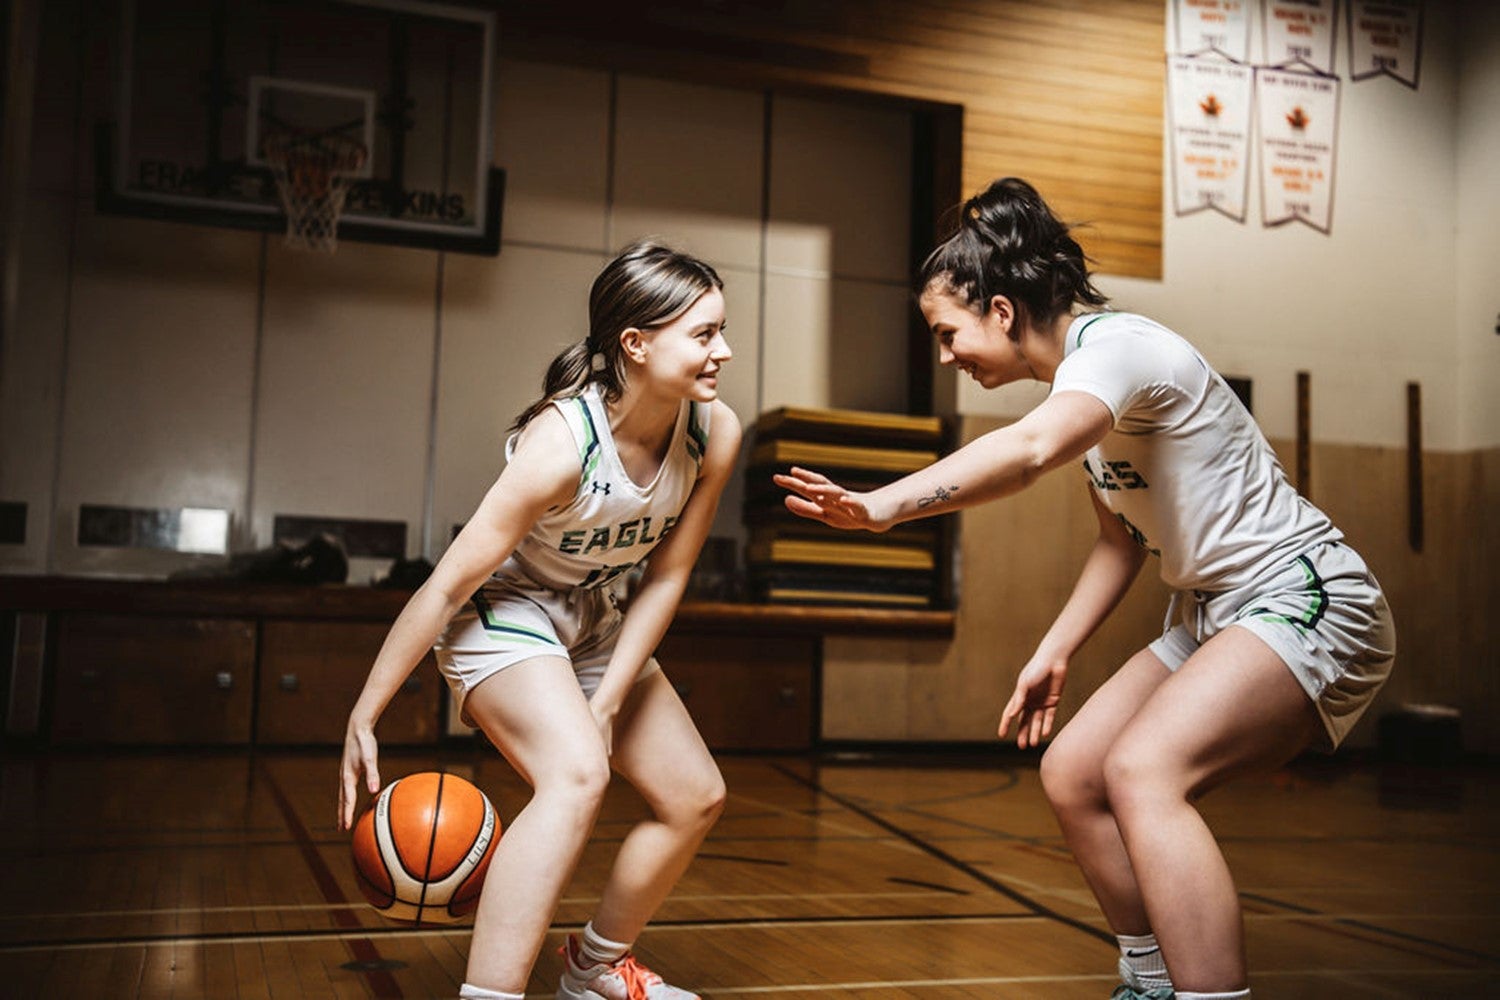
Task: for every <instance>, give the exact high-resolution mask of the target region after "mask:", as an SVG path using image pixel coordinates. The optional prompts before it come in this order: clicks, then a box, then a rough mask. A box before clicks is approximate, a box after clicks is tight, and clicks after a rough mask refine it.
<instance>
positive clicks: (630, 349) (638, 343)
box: [620, 326, 646, 364]
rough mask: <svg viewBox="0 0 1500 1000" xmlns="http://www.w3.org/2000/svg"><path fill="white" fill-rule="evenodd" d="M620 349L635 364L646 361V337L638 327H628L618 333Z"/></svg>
mask: <svg viewBox="0 0 1500 1000" xmlns="http://www.w3.org/2000/svg"><path fill="white" fill-rule="evenodd" d="M620 348H621V349H622V350H623V351H624V352H625V356H626V357H627V358H629V359H630V360H631V361H634V362H635V363H636V364H641V363H642V362H644V361H645V360H646V335H645V334H644V333H642V332H641V330H640V328H639V327H634V326H628V327H626V328H625V329H624V330H622V331H621V332H620Z"/></svg>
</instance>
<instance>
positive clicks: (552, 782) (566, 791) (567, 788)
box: [536, 745, 610, 814]
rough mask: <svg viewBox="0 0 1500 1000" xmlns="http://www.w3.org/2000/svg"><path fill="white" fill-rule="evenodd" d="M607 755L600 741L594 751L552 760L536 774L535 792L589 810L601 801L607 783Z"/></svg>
mask: <svg viewBox="0 0 1500 1000" xmlns="http://www.w3.org/2000/svg"><path fill="white" fill-rule="evenodd" d="M609 776H610V775H609V758H608V757H607V756H606V755H605V753H604V748H603V746H602V745H601V746H600V747H599V748H598V749H597V751H595V750H593V749H590V750H579V751H575V752H573V753H570V754H568V755H567V756H565V757H563V758H561V759H558V760H556V761H554V762H553V766H551V767H549V768H548V769H547V770H546V771H545V772H544V773H542V774H539V775H537V781H536V794H537V797H538V798H547V799H552V800H555V801H558V802H560V803H562V804H563V805H564V806H565V807H566V808H570V809H573V810H575V811H578V812H580V813H589V814H592V813H594V812H596V811H597V810H598V808H599V805H600V803H602V802H603V801H604V792H605V790H606V789H607V788H608V787H609Z"/></svg>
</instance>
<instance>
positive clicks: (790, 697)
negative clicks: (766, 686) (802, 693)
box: [776, 684, 797, 705]
mask: <svg viewBox="0 0 1500 1000" xmlns="http://www.w3.org/2000/svg"><path fill="white" fill-rule="evenodd" d="M776 694H777V695H778V696H779V697H780V699H781V703H782V704H783V705H795V704H797V689H796V688H794V687H792V686H791V685H790V684H787V685H784V686H783V687H782V689H781V690H780V691H778V692H776Z"/></svg>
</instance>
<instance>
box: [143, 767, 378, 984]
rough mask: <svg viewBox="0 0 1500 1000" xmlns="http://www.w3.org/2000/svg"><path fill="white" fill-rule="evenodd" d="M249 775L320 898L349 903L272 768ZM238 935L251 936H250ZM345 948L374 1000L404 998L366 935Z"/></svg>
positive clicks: (342, 920) (348, 921)
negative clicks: (271, 804)
mask: <svg viewBox="0 0 1500 1000" xmlns="http://www.w3.org/2000/svg"><path fill="white" fill-rule="evenodd" d="M251 774H252V775H259V776H260V777H261V779H262V780H263V781H264V782H265V785H266V789H267V791H269V792H270V793H271V798H272V799H273V800H274V801H275V803H276V808H277V809H278V810H279V811H280V812H281V817H282V820H283V821H284V822H285V823H286V826H287V829H288V830H289V831H290V832H291V834H292V839H293V840H294V841H295V842H296V844H297V850H298V852H299V853H300V854H301V855H302V860H303V861H304V862H306V864H307V867H308V870H309V872H310V874H311V875H312V877H313V882H314V883H316V884H317V886H318V891H319V892H320V893H322V895H323V899H324V900H325V901H327V902H329V903H339V904H344V903H348V902H349V900H348V897H346V896H345V895H344V890H342V889H340V888H339V884H338V880H337V879H335V878H334V877H333V872H332V871H330V870H329V869H328V865H327V864H326V863H325V862H324V861H323V856H322V855H321V854H319V853H318V848H317V845H316V844H314V843H313V839H312V836H311V835H310V834H309V833H308V831H307V825H306V824H304V823H303V822H302V817H300V816H298V815H297V809H296V807H295V806H293V805H292V801H291V799H289V798H287V797H286V792H285V791H283V790H282V787H281V785H280V783H279V782H277V780H276V776H275V775H274V774H272V773H271V768H270V767H269V766H267V764H266V762H265V761H263V760H259V759H257V760H256V761H255V767H254V770H252V771H251ZM329 912H330V914H331V915H332V917H333V922H334V923H335V924H339V925H342V927H344V928H345V929H347V930H349V931H351V932H355V933H358V932H359V931H361V930H362V928H361V927H360V926H359V920H358V918H357V917H355V916H354V914H352V913H350V912H349V911H348V910H345V909H334V910H331V911H329ZM241 936H242V937H252V936H253V935H248V934H245V935H241ZM169 940H170V939H169ZM344 946H345V947H346V948H348V949H349V954H350V956H351V957H352V958H353V959H354V960H355V961H356V962H359V963H361V964H362V965H364V966H366V968H364V969H362V970H361V974H362V975H364V976H366V977H368V979H369V983H370V987H371V988H372V989H373V990H374V991H375V996H376V997H379V998H382V1000H385V998H390V1000H401V998H403V997H404V996H405V995H406V994H405V993H403V992H402V990H401V985H400V984H399V983H397V982H396V977H395V976H392V975H391V973H390V970H389V969H386V968H382V967H381V966H380V963H381V962H383V961H384V959H382V958H381V955H380V950H379V949H378V948H376V947H375V942H373V941H371V940H370V939H369V936H368V935H365V936H361V937H351V938H347V939H345V941H344Z"/></svg>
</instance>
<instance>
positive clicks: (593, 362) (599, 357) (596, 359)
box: [589, 351, 605, 372]
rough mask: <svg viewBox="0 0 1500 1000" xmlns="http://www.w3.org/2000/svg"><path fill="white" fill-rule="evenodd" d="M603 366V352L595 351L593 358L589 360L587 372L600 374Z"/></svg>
mask: <svg viewBox="0 0 1500 1000" xmlns="http://www.w3.org/2000/svg"><path fill="white" fill-rule="evenodd" d="M604 365H605V361H604V352H603V351H597V352H595V353H594V356H593V357H591V358H589V371H593V372H602V371H603V370H604Z"/></svg>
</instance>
